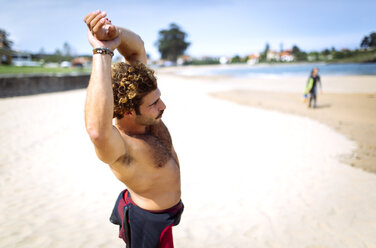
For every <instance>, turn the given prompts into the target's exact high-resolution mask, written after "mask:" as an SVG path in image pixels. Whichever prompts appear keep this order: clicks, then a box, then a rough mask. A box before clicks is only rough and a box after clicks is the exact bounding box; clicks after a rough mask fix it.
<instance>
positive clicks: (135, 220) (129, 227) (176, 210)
mask: <svg viewBox="0 0 376 248" xmlns="http://www.w3.org/2000/svg"><path fill="white" fill-rule="evenodd" d="M183 210H184V205H183V203H182V202H181V201H180V202H179V203H178V204H176V205H175V206H173V207H171V208H169V209H166V210H162V211H149V210H145V209H142V208H140V207H138V206H137V205H136V204H135V203H134V202H133V201H132V199H131V197H130V194H129V192H128V190H124V191H122V192H121V193H120V195H119V197H118V199H117V200H116V203H115V206H114V209H113V211H112V214H111V217H110V221H111V222H112V223H113V224H115V225H119V238H122V239H123V240H124V242H125V243H126V248H173V247H174V243H173V239H172V227H173V226H176V225H178V224H179V222H180V218H181V215H182V213H183Z"/></svg>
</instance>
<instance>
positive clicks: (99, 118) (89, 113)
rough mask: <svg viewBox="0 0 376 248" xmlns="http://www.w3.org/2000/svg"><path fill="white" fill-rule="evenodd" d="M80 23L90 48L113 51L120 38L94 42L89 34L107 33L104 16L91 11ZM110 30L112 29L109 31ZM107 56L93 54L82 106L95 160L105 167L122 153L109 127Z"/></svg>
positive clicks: (110, 104) (111, 105)
mask: <svg viewBox="0 0 376 248" xmlns="http://www.w3.org/2000/svg"><path fill="white" fill-rule="evenodd" d="M84 21H85V22H86V24H87V25H88V27H89V29H90V31H89V32H88V38H89V42H90V44H91V45H92V47H93V48H105V49H104V50H102V52H106V51H108V50H106V49H109V50H111V51H113V50H114V49H115V48H116V47H118V46H119V44H120V42H121V39H120V37H119V36H118V35H115V38H114V39H112V40H106V41H105V40H98V39H97V38H96V37H94V35H93V33H94V34H95V32H96V33H97V34H98V33H100V32H104V33H107V34H108V33H109V32H108V31H109V29H108V28H107V29H106V30H104V28H103V27H104V24H105V22H106V19H105V14H103V13H101V12H98V11H96V12H92V13H90V14H88V15H87V16H86V17H85V19H84ZM111 29H112V30H113V28H111ZM111 60H112V56H111V55H110V54H105V53H102V54H94V55H93V63H92V72H91V76H90V82H89V86H88V89H87V97H86V104H85V124H86V130H87V132H88V134H89V136H90V139H91V141H92V142H93V144H94V146H95V150H96V153H97V155H98V158H99V159H101V160H102V161H103V162H105V163H107V164H113V163H114V162H115V161H116V160H117V159H118V158H119V157H120V156H121V155H123V154H124V153H125V144H124V141H123V139H122V137H121V135H120V133H119V132H118V130H117V129H116V128H115V127H114V126H113V125H112V117H113V109H114V102H113V101H114V99H113V92H112V84H111Z"/></svg>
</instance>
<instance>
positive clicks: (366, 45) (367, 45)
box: [360, 36, 369, 48]
mask: <svg viewBox="0 0 376 248" xmlns="http://www.w3.org/2000/svg"><path fill="white" fill-rule="evenodd" d="M360 47H361V48H368V47H369V40H368V36H365V37H364V38H363V40H362V42H361V43H360Z"/></svg>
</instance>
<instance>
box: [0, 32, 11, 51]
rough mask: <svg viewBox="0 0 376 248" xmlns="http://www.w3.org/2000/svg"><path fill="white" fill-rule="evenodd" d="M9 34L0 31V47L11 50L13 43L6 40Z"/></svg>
mask: <svg viewBox="0 0 376 248" xmlns="http://www.w3.org/2000/svg"><path fill="white" fill-rule="evenodd" d="M8 36H9V33H8V32H6V31H5V30H4V29H0V47H4V48H6V49H12V45H13V41H11V40H9V39H8Z"/></svg>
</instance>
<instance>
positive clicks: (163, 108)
mask: <svg viewBox="0 0 376 248" xmlns="http://www.w3.org/2000/svg"><path fill="white" fill-rule="evenodd" d="M159 109H160V110H165V109H166V104H164V102H163V101H162V100H160V106H159Z"/></svg>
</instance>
